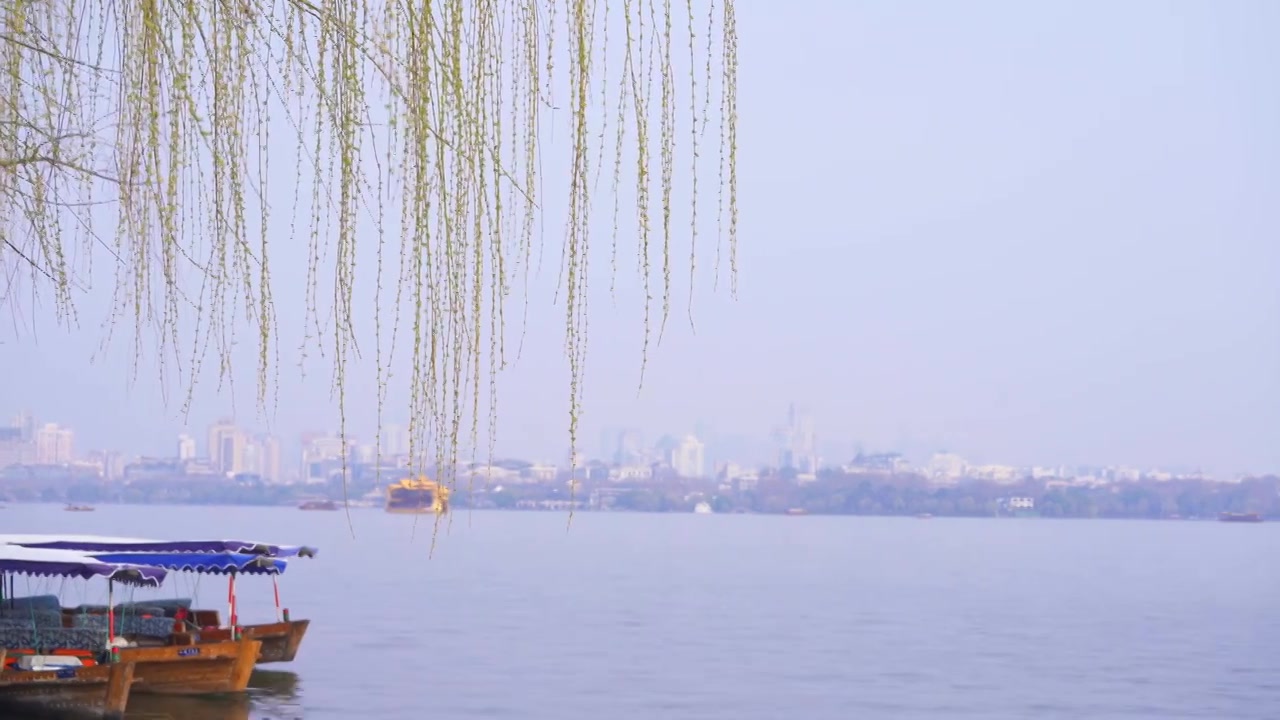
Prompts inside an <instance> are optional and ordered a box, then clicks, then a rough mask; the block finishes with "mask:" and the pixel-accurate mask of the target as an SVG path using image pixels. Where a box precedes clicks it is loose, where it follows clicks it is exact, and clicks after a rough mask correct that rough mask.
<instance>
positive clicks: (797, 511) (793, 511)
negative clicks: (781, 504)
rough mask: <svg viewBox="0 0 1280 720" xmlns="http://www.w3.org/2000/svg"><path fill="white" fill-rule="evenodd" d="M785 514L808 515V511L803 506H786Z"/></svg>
mask: <svg viewBox="0 0 1280 720" xmlns="http://www.w3.org/2000/svg"><path fill="white" fill-rule="evenodd" d="M787 514H788V515H808V514H809V511H808V510H805V509H804V508H788V509H787Z"/></svg>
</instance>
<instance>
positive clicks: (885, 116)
mask: <svg viewBox="0 0 1280 720" xmlns="http://www.w3.org/2000/svg"><path fill="white" fill-rule="evenodd" d="M737 9H738V20H739V31H740V36H741V40H740V53H741V66H740V78H741V80H740V101H741V107H740V115H741V129H740V135H739V143H740V157H739V169H740V174H741V199H740V203H741V208H742V211H741V244H740V257H739V260H740V278H739V279H740V292H739V297H738V299H737V300H736V301H733V300H731V299H730V298H729V296H728V293H727V292H726V291H725V288H724V285H723V279H722V285H721V288H720V290H719V292H716V293H712V292H711V287H710V286H711V278H710V275H709V266H710V265H711V264H712V261H713V259H714V255H713V254H708V255H703V256H702V257H703V260H702V261H701V263H700V266H701V267H702V268H703V269H702V270H700V274H699V276H698V280H697V283H698V284H697V286H696V288H695V293H694V294H695V302H694V308H693V310H694V317H695V319H696V328H697V330H696V333H695V332H694V331H693V330H692V329H691V328H690V325H689V322H688V320H687V298H688V295H689V289H688V267H687V260H685V259H684V258H685V257H686V256H687V254H688V251H687V245H682V246H681V247H682V248H684V249H683V250H681V251H680V253H681V254H679V255H678V256H677V257H680V258H682V259H681V261H680V262H679V263H677V268H676V269H677V272H676V278H675V283H676V287H675V289H674V292H673V303H674V306H673V318H672V320H671V321H670V322H669V324H668V328H667V333H666V337H665V338H664V339H663V343H662V345H661V346H660V347H659V348H657V349H656V350H654V351H653V352H652V353H651V358H650V362H649V366H648V370H647V375H646V381H645V385H644V388H643V390H642V392H640V394H639V396H637V379H638V375H639V343H640V332H641V327H642V326H641V320H640V315H639V310H638V307H639V306H638V305H637V302H636V298H637V295H636V293H637V280H636V279H635V277H634V273H633V272H630V271H629V270H627V269H625V268H624V271H623V272H622V273H621V274H620V275H619V280H618V283H619V294H620V299H619V302H618V307H617V308H616V309H614V308H612V307H611V306H610V302H609V295H608V290H607V288H608V274H607V271H605V272H603V273H602V274H600V275H599V276H598V277H597V279H596V284H595V288H596V292H595V293H594V295H593V302H594V303H595V308H596V309H595V310H594V311H593V314H592V318H591V319H592V326H591V339H590V342H591V344H590V356H589V358H588V363H589V365H588V370H587V373H588V382H587V387H586V411H585V417H584V429H583V438H584V440H583V444H584V447H585V449H586V450H587V451H588V452H589V453H595V452H597V451H598V450H599V446H600V440H599V438H600V435H601V433H602V432H603V431H604V429H606V428H618V427H636V428H640V429H642V430H643V431H645V432H646V434H647V435H648V437H649V439H651V440H652V439H656V437H657V436H658V435H660V434H661V433H663V432H672V433H685V432H689V431H692V430H693V429H694V428H695V426H697V425H699V424H701V425H702V426H703V427H705V428H709V429H710V430H711V431H713V434H714V436H715V437H728V436H735V435H736V436H745V437H749V438H756V439H758V441H759V443H761V445H760V447H761V452H760V453H759V455H760V456H761V457H769V456H770V455H771V452H772V451H771V449H770V447H769V446H767V445H765V444H764V443H766V441H767V439H768V433H769V431H770V429H771V428H772V427H773V426H775V425H777V424H779V423H780V422H781V421H782V419H783V418H784V417H785V413H786V409H787V405H788V403H790V402H793V401H794V402H796V403H797V404H798V405H800V406H802V407H804V408H807V409H808V410H809V412H811V414H812V415H813V417H814V420H815V424H816V427H817V431H818V433H819V435H820V437H821V439H822V441H823V445H824V447H825V448H827V449H828V452H829V454H836V457H833V458H832V459H837V460H844V459H847V456H850V455H851V454H852V453H853V451H854V448H855V447H859V446H860V447H863V448H865V449H867V450H881V449H884V450H889V449H899V450H905V451H908V452H910V453H913V454H915V455H917V456H918V457H923V456H924V455H925V454H927V453H929V452H931V451H933V450H939V449H948V450H951V451H953V452H957V453H960V454H962V455H964V456H965V457H967V458H969V459H971V460H973V461H977V462H994V463H1010V464H1032V463H1036V464H1046V465H1048V464H1058V463H1098V464H1132V465H1140V466H1151V465H1163V466H1182V467H1189V468H1194V467H1203V468H1205V469H1207V470H1210V471H1213V472H1217V473H1222V474H1231V473H1235V472H1239V471H1247V470H1280V283H1278V282H1277V281H1278V279H1280V139H1278V138H1280V46H1277V44H1276V43H1275V38H1276V37H1280V4H1277V3H1273V2H1267V1H1265V0H1257V1H1255V2H1243V1H1241V2H1181V3H1179V2H1140V1H1133V2H1123V3H1119V2H1093V3H1080V2H1072V3H1067V2H1036V3H1026V2H968V3H949V2H852V1H850V0H833V1H832V2H818V1H817V0H802V1H800V2H792V3H773V2H754V1H752V0H740V2H738V3H737ZM682 122H683V119H682ZM562 147H563V146H561V148H562ZM713 161H714V159H713ZM289 165H290V166H291V163H289ZM606 185H607V183H602V185H601V188H602V189H603V188H604V187H605V186H606ZM282 192H285V191H282ZM704 192H706V195H705V197H706V199H708V200H709V201H711V202H714V197H713V196H712V193H713V190H712V191H705V190H704ZM679 193H680V194H681V195H682V196H683V197H681V198H678V199H680V201H681V202H682V204H683V203H686V202H687V187H684V186H682V187H681V189H680V190H679ZM282 204H285V205H286V206H287V201H282ZM624 204H625V202H624ZM604 207H608V205H605V206H604ZM708 207H711V208H712V209H711V212H714V207H713V206H708ZM304 212H305V208H304ZM600 214H601V216H602V222H600V223H597V224H596V228H597V229H598V230H599V231H600V234H601V239H600V240H599V241H598V244H599V245H600V246H604V245H607V243H608V237H607V233H608V228H609V227H610V226H611V223H610V222H609V219H608V217H607V215H608V212H607V211H601V213H600ZM677 228H678V229H680V230H681V231H683V230H684V226H683V225H681V224H680V223H677ZM550 235H551V237H558V235H555V234H550ZM627 242H628V243H630V242H631V240H630V239H629V238H628V239H627ZM685 242H687V240H686V241H685ZM704 242H709V241H708V240H704ZM548 243H549V245H548V249H547V252H546V263H547V264H548V268H544V274H546V275H548V276H550V279H549V281H547V282H549V283H552V284H553V283H554V279H555V278H554V275H555V273H554V266H555V262H556V260H557V258H558V257H559V248H558V246H556V245H555V244H554V243H552V242H551V241H550V240H549V241H548ZM632 264H633V261H632V260H631V259H630V258H628V260H627V263H626V268H630V267H631V266H632ZM280 267H282V266H281V265H277V280H278V283H279V287H278V289H277V295H278V296H279V297H286V296H288V297H290V298H292V297H293V296H300V295H301V286H302V279H303V275H304V272H305V269H304V268H303V267H302V266H300V265H299V266H297V268H298V269H297V270H296V277H294V278H289V277H285V276H284V275H282V274H280V273H281V272H285V271H281V270H280V269H279V268H280ZM283 267H286V268H287V267H288V266H287V265H284V266H283ZM366 267H367V266H366ZM286 274H287V273H286ZM544 284H545V283H544ZM623 298H625V302H624V300H623ZM282 302H284V301H282ZM290 302H292V300H290ZM531 302H532V307H531V310H530V320H529V327H528V334H527V339H526V343H525V351H524V355H523V357H522V358H521V360H520V362H519V363H518V364H517V365H516V366H515V367H514V368H513V369H511V370H510V371H508V372H506V373H505V374H504V376H503V379H502V386H501V388H502V393H503V394H502V398H501V408H500V435H499V439H498V449H499V452H500V453H502V454H515V455H523V456H526V457H530V458H531V459H532V458H543V459H547V460H552V461H556V460H559V459H561V458H562V457H563V455H564V452H565V448H566V447H567V435H566V426H567V419H566V413H565V407H566V396H567V393H568V376H567V365H566V362H565V360H564V357H563V353H562V348H563V314H562V313H563V310H562V308H560V307H557V306H552V304H551V295H550V292H545V293H537V294H535V295H534V296H532V297H531ZM291 307H292V306H291ZM100 311H101V309H100V308H94V307H92V304H91V303H89V305H88V306H87V307H85V308H84V312H85V314H84V316H83V317H82V327H81V329H80V330H77V331H74V332H70V333H68V332H65V331H59V330H56V329H54V328H53V327H52V326H51V325H50V326H47V327H43V328H41V329H40V333H39V337H38V339H37V338H33V337H32V336H31V334H30V333H29V332H24V333H23V334H22V335H20V336H15V335H14V333H13V330H12V328H11V327H10V326H8V325H5V326H4V327H3V328H0V340H3V341H4V344H3V345H0V366H2V367H3V368H4V375H5V377H6V380H5V381H4V382H3V383H0V413H3V414H5V415H8V414H11V413H13V412H15V411H17V410H19V409H21V408H29V409H31V410H32V411H33V412H35V413H36V415H37V416H38V417H39V419H41V420H43V421H56V422H60V423H63V424H67V425H70V426H72V427H74V428H75V430H76V432H77V441H76V444H77V449H80V450H84V449H90V448H102V447H114V448H119V449H123V450H126V451H129V452H139V453H149V454H171V453H172V452H173V442H174V436H175V435H176V434H177V433H178V432H180V431H181V430H182V428H181V426H180V421H179V420H178V419H177V418H176V406H175V404H174V403H173V402H170V404H169V405H168V406H166V405H165V404H164V403H162V402H161V400H160V395H161V393H160V392H159V391H158V390H157V388H156V387H155V383H154V382H148V376H147V375H146V374H145V371H144V375H143V378H142V379H141V380H140V381H139V382H138V383H136V384H134V385H132V386H130V385H129V384H128V378H127V376H128V368H129V362H128V361H129V357H130V356H131V352H130V346H129V342H128V341H127V338H121V339H120V340H119V341H117V342H116V343H115V344H114V345H113V346H112V348H111V349H110V350H109V351H107V352H106V353H105V354H104V353H97V360H96V362H92V363H91V362H90V360H91V356H94V355H95V352H96V351H97V348H98V345H99V344H100V341H101V339H102V333H101V326H100V324H99V323H100V319H101V318H100ZM512 315H513V316H515V317H517V318H518V315H519V312H518V311H517V312H513V313H512ZM515 323H516V324H518V320H517V321H515ZM285 331H286V332H288V331H290V330H289V329H288V328H286V330H285ZM514 332H515V334H516V335H518V332H519V329H518V328H516V330H515V331H514ZM295 346H296V343H293V342H287V341H286V342H282V348H281V349H282V352H283V353H284V354H285V357H284V358H283V365H284V366H285V370H286V371H285V372H284V373H283V375H284V377H283V384H282V386H281V397H280V405H279V409H278V411H277V413H276V415H275V417H274V419H273V420H272V422H271V425H272V426H273V429H274V430H275V431H276V432H277V433H279V434H281V435H283V436H284V437H286V438H292V437H294V436H296V434H297V433H298V432H300V431H304V430H323V429H328V428H329V427H334V426H335V425H336V422H335V418H336V412H335V411H334V409H333V401H332V399H331V397H330V393H329V389H328V383H327V378H326V377H325V376H324V373H321V374H320V376H313V377H309V378H308V379H307V380H306V381H305V382H302V381H299V380H298V378H297V377H296V375H297V373H295V372H291V371H289V368H291V367H292V365H293V364H294V362H296V352H295V351H294V350H293V348H294V347H295ZM290 353H293V355H292V356H291V355H290ZM254 376H255V375H254V368H253V367H252V365H250V364H246V365H244V366H243V367H241V368H240V372H239V377H240V380H241V382H242V383H243V384H244V385H246V386H247V385H250V384H251V383H252V382H253V379H254ZM369 382H370V383H371V378H370V380H369ZM242 395H243V394H242ZM246 398H247V399H251V398H252V393H251V392H250V393H248V394H247V396H243V397H242V398H240V399H238V400H237V403H238V405H237V418H238V419H239V420H240V421H241V422H242V423H243V424H245V425H248V426H251V427H265V426H266V424H267V421H266V420H263V419H259V418H257V417H256V416H255V414H254V413H253V408H252V404H251V403H250V402H247V401H246ZM350 402H351V406H352V408H353V411H352V412H353V415H354V416H355V417H358V418H368V417H370V416H371V412H372V411H371V409H370V408H371V403H372V390H371V389H369V390H368V392H366V393H358V392H357V393H355V394H352V395H351V396H350ZM230 408H231V403H230V400H229V399H228V396H227V394H226V393H225V392H223V393H221V394H220V392H219V390H218V388H217V387H216V385H215V384H213V383H206V384H204V385H201V386H200V389H199V393H198V397H197V404H196V407H195V409H194V411H193V414H192V418H191V424H192V430H193V434H195V435H196V437H197V438H198V439H199V440H200V442H201V445H202V446H203V438H204V426H205V425H206V424H207V423H208V422H209V421H210V420H212V419H214V418H216V417H218V416H221V415H226V414H230V412H231V409H230ZM391 414H392V415H394V412H393V413H391ZM397 419H399V420H403V418H402V417H401V418H396V417H389V420H397ZM357 432H358V433H360V434H362V435H363V436H365V437H367V436H368V435H369V433H368V432H367V431H366V432H362V433H361V432H360V431H359V430H357ZM713 439H714V438H713ZM722 442H728V441H727V440H724V441H722ZM737 442H738V445H735V446H734V447H739V446H740V444H741V442H742V440H741V439H739V440H738V441H737ZM202 449H203V447H202ZM745 459H752V458H745Z"/></svg>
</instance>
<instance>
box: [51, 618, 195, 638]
mask: <svg viewBox="0 0 1280 720" xmlns="http://www.w3.org/2000/svg"><path fill="white" fill-rule="evenodd" d="M71 622H72V624H73V625H74V626H75V627H76V628H92V629H93V630H96V631H98V632H103V633H105V632H106V631H107V616H106V615H75V616H72V620H71ZM116 634H117V635H140V636H142V637H151V638H167V637H169V636H170V635H172V634H173V619H172V618H166V617H139V616H137V615H124V616H120V617H117V618H116Z"/></svg>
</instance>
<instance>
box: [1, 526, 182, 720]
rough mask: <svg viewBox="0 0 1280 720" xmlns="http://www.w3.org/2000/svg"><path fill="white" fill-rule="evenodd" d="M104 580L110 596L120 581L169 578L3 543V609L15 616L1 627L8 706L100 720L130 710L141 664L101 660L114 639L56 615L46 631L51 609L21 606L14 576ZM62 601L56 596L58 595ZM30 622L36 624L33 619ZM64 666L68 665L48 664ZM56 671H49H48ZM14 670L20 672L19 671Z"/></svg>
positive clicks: (3, 684)
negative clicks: (73, 625)
mask: <svg viewBox="0 0 1280 720" xmlns="http://www.w3.org/2000/svg"><path fill="white" fill-rule="evenodd" d="M16 575H36V576H45V577H50V576H52V577H59V576H60V577H64V578H68V577H80V578H85V579H88V578H93V577H102V578H106V579H107V580H108V593H110V588H112V587H114V584H115V583H125V584H130V585H144V586H146V585H150V586H159V584H160V583H161V581H162V580H163V579H164V577H165V571H164V570H163V569H161V568H155V567H145V566H133V565H116V564H111V563H104V562H101V561H99V560H97V559H95V558H93V557H91V556H88V555H82V554H79V553H74V552H70V551H66V550H33V549H31V548H25V547H19V546H13V545H0V593H2V595H3V598H4V599H3V601H0V609H3V610H6V611H8V612H10V613H14V614H13V615H9V616H5V617H3V618H2V620H3V622H2V623H0V702H9V703H10V704H15V703H16V704H17V705H19V706H22V707H23V708H24V709H30V710H33V711H36V712H38V711H39V710H41V709H43V710H46V711H56V712H60V713H69V712H72V713H75V714H78V715H88V716H96V717H111V718H118V717H121V716H122V715H123V713H124V710H125V706H126V704H127V703H128V700H129V694H130V690H131V689H132V688H133V683H134V680H135V673H136V671H137V666H136V665H135V664H134V663H133V662H130V661H127V660H125V661H118V662H117V661H115V658H111V657H104V658H103V659H106V660H108V661H109V662H105V663H101V664H100V663H99V662H98V659H97V658H96V657H95V655H99V654H102V655H105V653H102V651H103V649H104V648H105V647H106V646H107V643H106V642H102V643H101V644H96V645H95V642H94V641H95V640H103V641H106V640H108V638H107V637H106V636H105V635H103V636H99V635H98V634H97V633H96V632H94V631H91V630H90V631H86V630H84V629H80V628H65V627H62V625H61V623H60V622H59V620H60V617H59V616H58V614H57V613H56V612H55V613H53V615H52V619H53V622H52V623H50V625H49V626H47V627H44V628H40V627H39V626H38V624H37V621H38V620H39V619H40V617H41V614H42V613H45V615H44V618H45V619H49V616H48V611H47V610H41V609H37V608H36V607H34V606H31V607H22V608H20V607H18V606H17V603H16V602H15V599H14V597H13V585H14V582H13V580H14V576H16ZM55 601H56V598H55ZM28 620H29V622H28ZM50 665H61V667H56V668H53V667H48V666H50ZM47 667H48V669H46V668H47ZM11 668H12V669H11Z"/></svg>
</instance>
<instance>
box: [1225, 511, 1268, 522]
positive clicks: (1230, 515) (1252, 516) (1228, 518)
mask: <svg viewBox="0 0 1280 720" xmlns="http://www.w3.org/2000/svg"><path fill="white" fill-rule="evenodd" d="M1218 519H1219V520H1221V521H1222V522H1247V523H1259V522H1262V516H1261V515H1259V514H1258V513H1237V512H1220V513H1218Z"/></svg>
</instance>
